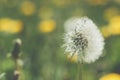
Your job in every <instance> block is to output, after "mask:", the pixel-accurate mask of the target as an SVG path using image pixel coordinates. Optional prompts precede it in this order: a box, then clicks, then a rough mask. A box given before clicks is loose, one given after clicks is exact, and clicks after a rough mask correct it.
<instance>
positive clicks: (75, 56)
mask: <svg viewBox="0 0 120 80" xmlns="http://www.w3.org/2000/svg"><path fill="white" fill-rule="evenodd" d="M67 57H68V60H69V61H70V62H73V63H77V62H78V56H77V55H73V56H72V57H71V55H68V56H67Z"/></svg>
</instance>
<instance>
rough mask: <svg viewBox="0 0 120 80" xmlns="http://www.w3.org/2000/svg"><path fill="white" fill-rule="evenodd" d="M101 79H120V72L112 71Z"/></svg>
mask: <svg viewBox="0 0 120 80" xmlns="http://www.w3.org/2000/svg"><path fill="white" fill-rule="evenodd" d="M100 80H120V74H116V73H110V74H107V75H105V76H103V77H102V78H100Z"/></svg>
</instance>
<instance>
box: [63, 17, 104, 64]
mask: <svg viewBox="0 0 120 80" xmlns="http://www.w3.org/2000/svg"><path fill="white" fill-rule="evenodd" d="M65 31H66V32H65V35H64V45H63V46H64V47H65V48H66V49H65V52H66V53H68V54H69V55H70V56H71V57H72V56H73V55H77V56H78V60H79V62H83V63H91V62H94V61H95V60H97V59H98V58H99V57H100V56H101V54H102V50H103V47H104V39H103V37H102V34H101V33H100V31H99V29H98V28H97V26H96V25H95V24H94V23H93V21H92V20H91V19H89V18H87V17H82V18H72V19H69V20H67V21H66V22H65Z"/></svg>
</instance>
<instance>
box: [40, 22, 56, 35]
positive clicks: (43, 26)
mask: <svg viewBox="0 0 120 80" xmlns="http://www.w3.org/2000/svg"><path fill="white" fill-rule="evenodd" d="M55 27H56V22H55V21H54V20H43V21H41V22H40V23H39V24H38V29H39V30H40V31H41V32H43V33H49V32H52V31H53V30H54V29H55Z"/></svg>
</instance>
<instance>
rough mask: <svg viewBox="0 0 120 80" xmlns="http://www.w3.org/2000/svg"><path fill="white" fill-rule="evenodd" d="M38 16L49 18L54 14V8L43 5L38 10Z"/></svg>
mask: <svg viewBox="0 0 120 80" xmlns="http://www.w3.org/2000/svg"><path fill="white" fill-rule="evenodd" d="M38 16H39V17H40V18H42V19H49V18H51V17H52V16H53V10H52V8H49V7H45V6H43V7H41V8H40V9H39V12H38Z"/></svg>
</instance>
